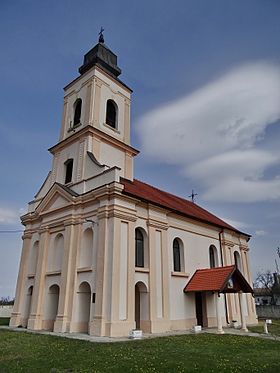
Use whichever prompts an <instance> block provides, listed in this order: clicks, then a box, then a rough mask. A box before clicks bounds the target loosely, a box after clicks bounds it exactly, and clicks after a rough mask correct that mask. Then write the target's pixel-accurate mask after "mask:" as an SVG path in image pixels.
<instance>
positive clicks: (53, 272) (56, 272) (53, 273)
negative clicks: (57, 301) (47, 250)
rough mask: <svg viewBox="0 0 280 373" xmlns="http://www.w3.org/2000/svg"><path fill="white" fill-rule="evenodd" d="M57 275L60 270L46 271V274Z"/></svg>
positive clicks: (59, 273)
mask: <svg viewBox="0 0 280 373" xmlns="http://www.w3.org/2000/svg"><path fill="white" fill-rule="evenodd" d="M57 275H61V270H58V271H48V272H46V276H57Z"/></svg>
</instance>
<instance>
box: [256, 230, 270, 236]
mask: <svg viewBox="0 0 280 373" xmlns="http://www.w3.org/2000/svg"><path fill="white" fill-rule="evenodd" d="M266 234H267V232H266V231H264V230H262V229H260V230H257V231H256V232H255V235H256V236H265V235H266Z"/></svg>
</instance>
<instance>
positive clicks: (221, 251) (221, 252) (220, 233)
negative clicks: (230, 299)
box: [219, 229, 229, 324]
mask: <svg viewBox="0 0 280 373" xmlns="http://www.w3.org/2000/svg"><path fill="white" fill-rule="evenodd" d="M223 232H224V229H222V230H221V231H220V232H219V243H220V256H221V265H222V267H223V266H224V260H223V248H222V233H223ZM224 300H225V311H226V322H227V324H229V320H228V307H227V295H226V293H224Z"/></svg>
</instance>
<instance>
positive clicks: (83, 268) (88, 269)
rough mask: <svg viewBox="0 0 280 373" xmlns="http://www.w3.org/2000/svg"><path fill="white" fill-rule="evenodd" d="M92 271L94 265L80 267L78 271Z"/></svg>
mask: <svg viewBox="0 0 280 373" xmlns="http://www.w3.org/2000/svg"><path fill="white" fill-rule="evenodd" d="M84 272H92V267H79V268H77V273H84Z"/></svg>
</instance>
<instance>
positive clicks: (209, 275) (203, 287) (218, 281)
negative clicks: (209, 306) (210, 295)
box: [184, 265, 235, 293]
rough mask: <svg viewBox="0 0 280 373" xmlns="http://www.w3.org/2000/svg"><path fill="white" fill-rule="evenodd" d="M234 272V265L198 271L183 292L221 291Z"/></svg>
mask: <svg viewBox="0 0 280 373" xmlns="http://www.w3.org/2000/svg"><path fill="white" fill-rule="evenodd" d="M234 270H235V266H234V265H232V266H226V267H217V268H206V269H198V270H197V271H196V272H195V273H194V275H193V276H192V278H191V279H190V281H189V282H188V284H187V285H186V287H185V289H184V292H185V293H188V292H194V291H222V290H223V288H224V287H225V285H226V284H227V281H228V280H229V278H230V277H231V275H232V274H233V272H234Z"/></svg>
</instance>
